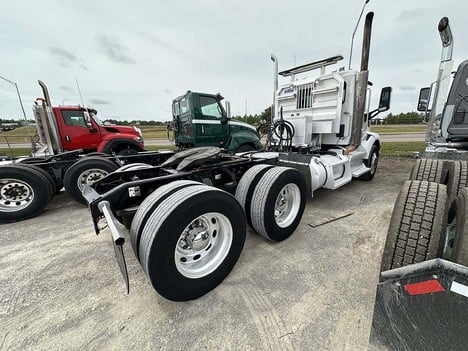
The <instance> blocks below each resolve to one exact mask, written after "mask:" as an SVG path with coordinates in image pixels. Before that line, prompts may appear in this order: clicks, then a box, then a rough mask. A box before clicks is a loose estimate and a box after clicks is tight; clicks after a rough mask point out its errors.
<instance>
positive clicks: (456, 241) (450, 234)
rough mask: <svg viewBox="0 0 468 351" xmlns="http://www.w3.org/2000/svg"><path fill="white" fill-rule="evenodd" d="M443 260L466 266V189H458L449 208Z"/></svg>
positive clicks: (467, 223) (467, 256) (467, 240)
mask: <svg viewBox="0 0 468 351" xmlns="http://www.w3.org/2000/svg"><path fill="white" fill-rule="evenodd" d="M444 258H445V259H448V260H451V261H453V262H456V263H459V264H462V265H464V266H468V188H462V189H460V192H459V194H458V196H457V197H456V198H455V200H454V201H453V202H452V204H451V206H450V210H449V213H448V219H447V227H446V239H445V248H444Z"/></svg>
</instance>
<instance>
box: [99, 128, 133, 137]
mask: <svg viewBox="0 0 468 351" xmlns="http://www.w3.org/2000/svg"><path fill="white" fill-rule="evenodd" d="M103 128H104V130H106V131H107V132H109V133H121V134H135V135H136V136H139V134H138V132H137V131H136V130H135V128H133V127H129V126H103Z"/></svg>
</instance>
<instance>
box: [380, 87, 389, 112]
mask: <svg viewBox="0 0 468 351" xmlns="http://www.w3.org/2000/svg"><path fill="white" fill-rule="evenodd" d="M391 96H392V87H384V88H382V91H381V92H380V100H379V112H384V111H388V110H389V109H390V98H391Z"/></svg>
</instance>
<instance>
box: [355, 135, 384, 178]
mask: <svg viewBox="0 0 468 351" xmlns="http://www.w3.org/2000/svg"><path fill="white" fill-rule="evenodd" d="M379 155H380V151H379V147H378V146H377V145H375V144H374V145H373V146H372V148H371V151H370V152H369V158H367V159H365V160H364V165H365V166H366V167H368V168H370V171H369V172H367V173H365V174H363V175H362V176H360V177H359V179H362V180H366V181H370V180H372V179H374V176H375V173H376V172H377V166H378V164H379Z"/></svg>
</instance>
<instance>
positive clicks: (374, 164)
mask: <svg viewBox="0 0 468 351" xmlns="http://www.w3.org/2000/svg"><path fill="white" fill-rule="evenodd" d="M378 163H379V157H378V156H377V153H376V152H374V153H372V158H371V164H370V172H371V174H374V173H375V171H376V170H377V165H378Z"/></svg>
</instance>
